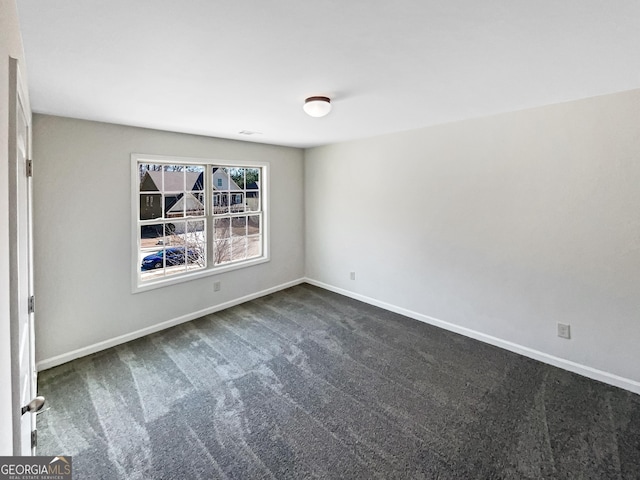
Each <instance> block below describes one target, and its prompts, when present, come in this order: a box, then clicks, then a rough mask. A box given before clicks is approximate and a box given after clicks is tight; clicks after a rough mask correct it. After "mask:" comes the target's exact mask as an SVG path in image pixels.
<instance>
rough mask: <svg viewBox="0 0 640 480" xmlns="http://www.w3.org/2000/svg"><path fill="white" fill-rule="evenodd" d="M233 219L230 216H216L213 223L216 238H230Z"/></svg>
mask: <svg viewBox="0 0 640 480" xmlns="http://www.w3.org/2000/svg"><path fill="white" fill-rule="evenodd" d="M230 224H231V219H230V218H228V217H227V218H216V219H215V220H214V223H213V233H214V235H215V237H216V240H220V239H222V238H228V237H230V236H231V228H230Z"/></svg>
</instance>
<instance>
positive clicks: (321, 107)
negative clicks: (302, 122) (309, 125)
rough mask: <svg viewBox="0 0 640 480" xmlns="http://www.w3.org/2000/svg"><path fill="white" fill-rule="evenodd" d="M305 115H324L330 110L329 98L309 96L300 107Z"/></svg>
mask: <svg viewBox="0 0 640 480" xmlns="http://www.w3.org/2000/svg"><path fill="white" fill-rule="evenodd" d="M302 108H303V109H304V111H305V112H307V115H310V116H312V117H324V116H325V115H327V114H328V113H329V112H330V111H331V99H330V98H328V97H309V98H307V99H306V100H305V101H304V106H303V107H302Z"/></svg>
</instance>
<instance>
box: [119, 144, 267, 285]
mask: <svg viewBox="0 0 640 480" xmlns="http://www.w3.org/2000/svg"><path fill="white" fill-rule="evenodd" d="M139 163H151V164H153V163H156V164H158V163H159V164H167V165H195V166H200V165H202V166H205V175H204V191H205V193H204V196H205V218H206V225H207V252H211V247H210V245H212V242H214V237H213V225H214V215H213V208H212V206H213V193H214V192H213V185H212V178H211V172H212V167H238V168H242V167H246V168H260V169H261V170H260V171H261V177H260V190H259V192H260V193H259V194H260V203H261V213H262V225H261V234H262V255H261V256H260V257H255V258H250V259H246V260H240V261H236V262H232V263H225V264H224V265H213V263H212V262H213V255H209V254H208V255H207V266H205V268H203V269H201V270H194V271H186V272H184V273H179V274H175V275H171V276H170V277H163V278H161V279H154V280H145V281H143V280H142V277H141V270H140V249H141V244H140V220H139V219H140V175H139V170H138V164H139ZM269 170H270V164H269V162H264V161H255V160H226V159H212V158H194V157H176V156H168V155H146V154H141V153H134V154H131V238H132V242H131V262H130V263H131V272H132V276H131V279H132V282H131V284H132V293H139V292H145V291H148V290H154V289H156V288H161V287H166V286H169V285H175V284H178V283H183V282H188V281H191V280H195V279H198V278H203V277H208V276H211V275H218V274H220V273H224V272H229V271H232V270H238V269H240V268H247V267H251V266H254V265H259V264H261V263H265V262H268V261H270V260H271V256H270V249H269V243H270V242H269V225H270V220H269ZM250 213H251V212H247V214H250Z"/></svg>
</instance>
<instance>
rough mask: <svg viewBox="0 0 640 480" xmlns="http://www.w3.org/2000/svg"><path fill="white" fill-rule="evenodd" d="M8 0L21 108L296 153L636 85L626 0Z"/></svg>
mask: <svg viewBox="0 0 640 480" xmlns="http://www.w3.org/2000/svg"><path fill="white" fill-rule="evenodd" d="M17 4H18V10H19V14H20V21H21V29H22V35H23V41H24V46H25V53H26V59H27V72H28V77H29V85H30V96H31V103H32V106H33V110H34V111H35V112H40V113H49V114H55V115H62V116H68V117H76V118H84V119H90V120H99V121H105V122H112V123H120V124H125V125H136V126H143V127H150V128H158V129H163V130H172V131H178V132H188V133H196V134H202V135H209V136H216V137H224V138H236V139H242V140H248V141H256V142H262V143H273V144H280V145H291V146H298V147H308V146H315V145H322V144H327V143H333V142H339V141H343V140H349V139H354V138H362V137H368V136H372V135H377V134H382V133H388V132H393V131H400V130H407V129H412V128H418V127H423V126H427V125H433V124H438V123H444V122H451V121H455V120H460V119H465V118H471V117H478V116H484V115H490V114H494V113H499V112H506V111H513V110H520V109H523V108H529V107H535V106H539V105H546V104H552V103H558V102H563V101H568V100H573V99H578V98H584V97H590V96H595V95H600V94H606V93H612V92H617V91H623V90H629V89H633V88H638V87H640V1H639V0H609V1H606V0H526V1H525V0H482V1H480V0H384V1H383V0H358V1H356V0H351V1H349V0H315V1H304V0H243V1H241V0H235V1H234V0H182V1H175V0H171V1H170V0H55V1H43V0H17ZM311 95H326V96H329V97H331V98H332V103H333V111H332V112H331V114H330V115H329V116H327V117H324V118H319V119H318V118H311V117H308V116H307V115H306V114H305V113H304V112H303V111H302V104H303V102H304V99H305V98H306V97H307V96H311ZM242 130H249V131H256V132H261V133H260V134H254V135H250V136H247V135H241V134H239V132H240V131H242Z"/></svg>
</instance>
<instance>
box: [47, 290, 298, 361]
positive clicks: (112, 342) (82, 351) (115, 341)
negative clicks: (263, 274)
mask: <svg viewBox="0 0 640 480" xmlns="http://www.w3.org/2000/svg"><path fill="white" fill-rule="evenodd" d="M304 282H305V279H304V278H299V279H297V280H293V281H291V282H287V283H283V284H281V285H277V286H275V287H271V288H267V289H266V290H262V291H260V292H256V293H252V294H249V295H245V296H244V297H239V298H236V299H233V300H229V301H228V302H224V303H220V304H218V305H214V306H212V307H208V308H205V309H203V310H199V311H197V312H193V313H189V314H187V315H182V316H180V317H178V318H174V319H172V320H167V321H165V322H162V323H158V324H156V325H151V326H150V327H146V328H142V329H140V330H136V331H135V332H131V333H127V334H125V335H120V336H119V337H115V338H111V339H109V340H104V341H102V342H98V343H94V344H93V345H89V346H87V347H83V348H79V349H77V350H73V351H71V352H68V353H63V354H62V355H57V356H55V357H51V358H47V359H44V360H41V361H39V362H38V363H37V364H36V369H37V371H42V370H46V369H47V368H52V367H55V366H58V365H62V364H63V363H67V362H70V361H71V360H75V359H76V358H80V357H85V356H87V355H91V354H92V353H96V352H99V351H101V350H106V349H107V348H111V347H115V346H116V345H121V344H123V343H126V342H130V341H131V340H135V339H136V338H140V337H144V336H146V335H150V334H152V333H156V332H159V331H160V330H165V329H167V328H170V327H174V326H176V325H179V324H181V323H185V322H189V321H191V320H195V319H196V318H200V317H203V316H205V315H209V314H211V313H215V312H219V311H220V310H224V309H227V308H230V307H234V306H236V305H240V304H241V303H245V302H248V301H249V300H254V299H256V298H260V297H264V296H265V295H269V294H271V293H275V292H278V291H280V290H284V289H285V288H289V287H293V286H296V285H300V284H301V283H304Z"/></svg>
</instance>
